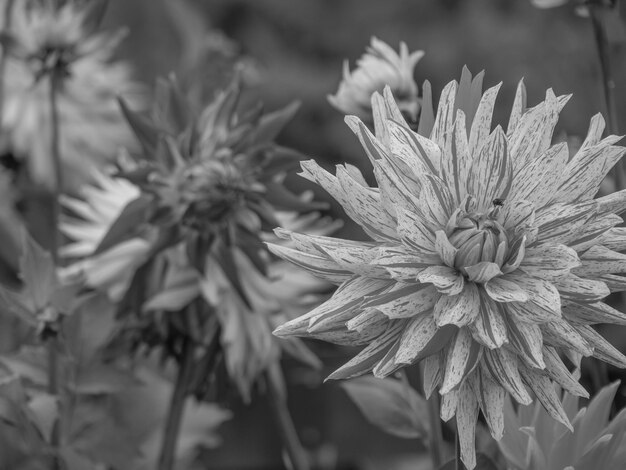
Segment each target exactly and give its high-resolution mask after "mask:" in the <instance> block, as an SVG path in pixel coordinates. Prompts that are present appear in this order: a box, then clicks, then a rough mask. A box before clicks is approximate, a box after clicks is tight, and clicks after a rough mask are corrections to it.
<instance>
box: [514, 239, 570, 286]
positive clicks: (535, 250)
mask: <svg viewBox="0 0 626 470" xmlns="http://www.w3.org/2000/svg"><path fill="white" fill-rule="evenodd" d="M576 266H580V260H579V259H578V255H577V254H576V251H574V250H573V249H571V248H570V247H568V246H565V245H561V244H546V245H540V246H534V247H531V248H528V249H526V253H525V255H524V259H523V261H522V262H521V264H520V266H519V267H520V269H521V270H522V271H524V272H525V273H527V274H529V275H531V276H534V277H537V278H541V279H547V280H551V279H555V278H557V277H560V276H562V275H564V274H566V273H568V272H569V271H570V269H572V268H575V267H576Z"/></svg>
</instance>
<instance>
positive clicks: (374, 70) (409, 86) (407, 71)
mask: <svg viewBox="0 0 626 470" xmlns="http://www.w3.org/2000/svg"><path fill="white" fill-rule="evenodd" d="M423 56H424V52H422V51H415V52H412V53H409V49H408V47H407V45H406V44H405V43H403V42H401V43H400V53H399V54H398V53H397V52H396V51H395V50H393V49H392V48H391V47H390V46H389V45H388V44H386V43H385V42H383V41H381V40H379V39H376V38H372V42H371V44H370V46H369V47H368V48H367V52H366V53H365V54H363V56H362V57H361V58H360V59H359V60H358V61H357V68H356V69H355V70H353V71H352V72H350V68H349V66H348V62H347V61H346V62H344V66H343V80H342V82H341V83H340V84H339V89H338V90H337V92H336V93H335V94H334V95H329V96H328V101H330V103H331V104H332V105H333V106H334V107H335V108H337V109H338V110H339V111H341V112H342V113H346V114H354V115H356V116H358V117H360V118H361V119H365V120H370V119H371V115H372V108H371V105H370V98H371V96H372V93H374V92H375V91H379V92H380V91H382V89H383V87H385V85H387V86H389V87H390V88H391V91H392V93H393V96H394V97H395V98H396V100H397V103H398V107H399V108H400V110H401V111H402V112H403V113H405V115H406V116H408V117H410V118H411V119H415V118H416V117H417V113H418V112H419V109H420V103H419V99H418V95H417V85H416V84H415V80H414V79H413V69H414V68H415V65H417V63H418V62H419V60H420V59H421V58H422V57H423Z"/></svg>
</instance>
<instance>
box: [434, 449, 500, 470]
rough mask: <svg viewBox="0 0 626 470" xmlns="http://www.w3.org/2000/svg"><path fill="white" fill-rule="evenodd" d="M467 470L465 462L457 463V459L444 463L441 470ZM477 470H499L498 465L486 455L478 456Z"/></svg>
mask: <svg viewBox="0 0 626 470" xmlns="http://www.w3.org/2000/svg"><path fill="white" fill-rule="evenodd" d="M462 468H465V466H464V465H463V462H460V461H459V462H457V461H456V459H452V460H449V461H447V462H446V463H444V464H443V465H442V466H441V467H439V470H457V469H462ZM475 468H476V470H498V467H497V466H496V464H495V463H494V462H493V460H491V459H490V458H489V457H487V456H486V455H485V454H480V453H479V454H476V467H475Z"/></svg>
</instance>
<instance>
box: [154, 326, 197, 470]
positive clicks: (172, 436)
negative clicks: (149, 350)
mask: <svg viewBox="0 0 626 470" xmlns="http://www.w3.org/2000/svg"><path fill="white" fill-rule="evenodd" d="M183 341H184V343H183V351H182V355H181V359H180V363H179V366H178V375H177V376H176V383H175V385H174V391H173V393H172V398H171V400H170V406H169V410H168V412H167V421H166V423H165V430H164V433H163V441H162V445H161V455H160V456H159V465H158V470H172V469H173V468H174V463H175V461H176V447H177V444H178V435H179V434H180V427H181V424H182V421H183V412H184V411H185V403H186V401H187V392H188V390H189V382H190V380H191V378H192V376H193V369H194V343H193V340H192V339H191V338H185V339H184V340H183Z"/></svg>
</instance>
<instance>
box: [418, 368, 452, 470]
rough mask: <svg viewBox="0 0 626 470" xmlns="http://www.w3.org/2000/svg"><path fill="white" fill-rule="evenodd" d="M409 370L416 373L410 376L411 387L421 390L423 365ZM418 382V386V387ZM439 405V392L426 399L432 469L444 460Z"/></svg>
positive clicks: (440, 464) (434, 392)
mask: <svg viewBox="0 0 626 470" xmlns="http://www.w3.org/2000/svg"><path fill="white" fill-rule="evenodd" d="M409 370H415V371H416V372H417V373H413V374H411V377H412V378H413V385H414V386H415V388H416V389H418V390H419V388H423V386H422V385H421V382H422V377H423V376H424V368H423V364H422V363H420V365H419V367H414V368H410V369H409ZM418 382H419V384H420V386H419V387H418ZM439 409H440V404H439V392H438V391H437V390H435V391H433V393H432V394H431V395H430V398H429V399H428V408H427V410H428V424H429V428H430V436H429V439H428V451H429V453H430V459H431V460H432V462H433V468H434V469H438V468H439V467H441V466H442V465H443V464H444V462H445V458H446V453H445V442H444V440H443V429H442V426H441V418H440V416H439V415H440V413H439Z"/></svg>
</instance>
